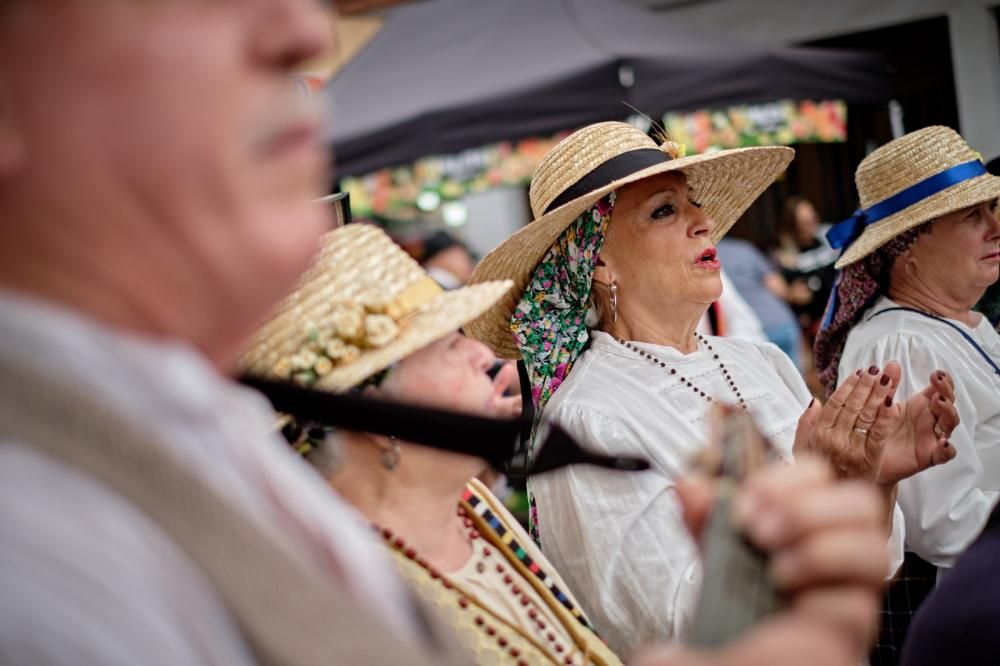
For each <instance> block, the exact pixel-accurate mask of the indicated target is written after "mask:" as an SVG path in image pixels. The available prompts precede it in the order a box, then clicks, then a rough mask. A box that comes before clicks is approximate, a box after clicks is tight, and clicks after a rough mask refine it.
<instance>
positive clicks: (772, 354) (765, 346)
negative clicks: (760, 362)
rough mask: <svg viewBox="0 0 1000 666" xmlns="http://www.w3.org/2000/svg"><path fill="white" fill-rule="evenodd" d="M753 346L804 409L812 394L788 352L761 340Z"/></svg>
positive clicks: (810, 400)
mask: <svg viewBox="0 0 1000 666" xmlns="http://www.w3.org/2000/svg"><path fill="white" fill-rule="evenodd" d="M755 346H756V347H757V350H758V351H759V352H760V354H761V356H763V359H764V363H765V364H767V365H770V366H771V367H772V368H774V371H775V372H776V373H777V374H778V377H779V378H780V379H781V381H782V383H783V384H784V385H785V386H787V387H788V390H789V391H791V392H792V395H794V396H795V399H796V401H798V403H799V406H800V407H802V409H803V411H805V409H806V407H808V406H809V403H810V402H812V394H811V393H810V392H809V387H808V386H806V382H805V380H804V379H803V378H802V373H801V372H799V369H798V368H796V367H795V364H794V363H792V359H790V358H788V354H786V353H785V352H783V351H781V349H780V348H778V346H777V345H775V344H774V343H771V342H762V343H758V344H757V345H755Z"/></svg>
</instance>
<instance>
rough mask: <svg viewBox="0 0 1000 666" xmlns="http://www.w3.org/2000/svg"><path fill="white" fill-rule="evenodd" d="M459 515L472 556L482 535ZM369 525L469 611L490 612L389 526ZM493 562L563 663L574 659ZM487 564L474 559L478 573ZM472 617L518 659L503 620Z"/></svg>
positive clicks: (486, 551) (487, 551) (487, 552)
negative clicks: (481, 610) (473, 608)
mask: <svg viewBox="0 0 1000 666" xmlns="http://www.w3.org/2000/svg"><path fill="white" fill-rule="evenodd" d="M458 516H459V517H460V518H461V519H462V524H463V525H464V526H465V528H466V529H467V530H468V537H469V541H470V542H471V543H472V544H473V557H475V542H476V540H477V539H479V538H480V536H481V535H480V534H479V532H478V530H476V528H475V524H474V523H473V522H472V519H471V518H469V516H468V515H467V514H466V512H465V509H463V508H462V507H459V508H458ZM372 527H373V528H374V529H375V531H376V533H378V534H379V535H380V536H381V537H382V538H383V539H384V540H385V542H386V543H387V544H388V545H389V546H391V547H392V548H393V549H395V550H396V551H398V552H400V553H402V554H403V556H404V557H406V558H407V559H408V560H411V561H413V562H414V563H415V564H417V566H419V567H420V568H422V569H424V570H425V571H426V572H427V573H428V575H430V577H431V578H432V579H433V580H436V581H438V582H439V583H441V585H442V586H443V587H444V588H445V589H447V590H451V591H452V592H454V593H455V594H456V595H457V596H458V606H459V608H461V609H462V610H463V611H468V610H470V606H472V605H476V606H480V607H481V608H482V609H483V610H486V611H487V612H490V613H491V614H492V611H489V609H488V608H486V607H485V606H482V604H481V603H479V602H478V601H477V600H476V599H475V598H473V597H472V596H471V595H469V594H467V593H466V592H465V591H464V590H462V589H461V588H459V587H458V586H457V585H456V584H455V583H453V582H452V581H451V580H449V579H448V577H447V576H446V575H445V574H444V573H442V572H441V571H439V570H438V569H437V568H435V567H434V566H433V565H432V564H431V563H430V562H428V561H427V560H426V559H424V558H423V557H421V556H420V555H419V554H418V553H417V551H416V550H415V549H414V548H413V547H412V546H408V545H407V544H406V542H405V541H404V540H403V539H402V538H401V537H400V536H398V535H396V534H393V532H392V530H389V529H387V528H384V527H379V526H378V525H374V524H373V525H372ZM492 554H493V550H492V549H491V548H490V547H489V546H486V545H484V546H483V548H482V556H483V558H484V559H485V560H487V561H488V560H489V558H490V556H491V555H492ZM494 566H495V568H496V572H497V574H499V575H500V576H502V580H503V582H504V584H505V585H507V586H509V589H510V592H511V594H513V595H514V596H515V597H516V598H517V599H518V601H519V603H520V604H521V605H522V606H524V607H526V608H527V607H528V606H529V605H530V606H531V608H528V617H529V619H530V621H531V622H533V623H534V624H535V626H536V627H537V628H538V633H539V634H540V635H541V636H543V637H544V638H545V639H546V640H547V641H548V642H549V643H550V644H551V649H553V650H555V652H556V654H557V655H558V656H560V657H562V658H563V663H565V664H573V663H575V659H574V654H573V652H574V650H572V649H570V650H567V649H566V648H565V647H563V645H562V644H561V643H560V642H559V637H558V636H557V635H556V634H555V633H554V632H553V631H552V630H551V629H550V628H549V627H548V625H547V623H546V622H545V620H544V619H543V617H542V615H541V613H539V612H538V610H537V606H536V605H535V603H534V602H533V601H532V599H531V597H529V596H528V595H527V594H525V593H524V592H523V591H522V590H521V588H520V587H518V585H517V583H516V582H515V578H514V576H512V575H511V574H510V573H508V571H507V567H506V566H504V564H503V562H501V561H497V562H496V564H495V565H494ZM486 567H487V564H486V562H484V561H479V562H476V572H477V573H480V574H482V573H485V572H486ZM515 573H516V570H515ZM473 621H474V622H475V625H476V626H477V627H479V628H480V629H481V630H482V631H483V632H484V633H485V634H486V635H487V636H489V637H490V638H491V639H494V640H496V642H497V645H499V646H500V648H501V649H504V650H506V651H507V653H508V654H509V655H510V656H511V657H513V658H514V659H518V658H519V657H521V651H520V650H519V649H518V648H516V647H514V646H512V645H510V641H509V640H508V639H507V638H506V637H504V636H503V635H502V634H501V633H500V629H503V628H505V627H504V625H505V623H503V622H497V623H491V622H490V621H489V618H488V617H485V616H484V614H483V613H477V614H476V616H475V617H474V618H473ZM515 663H516V664H517V666H528V662H527V661H525V660H524V659H518V661H517V662H515Z"/></svg>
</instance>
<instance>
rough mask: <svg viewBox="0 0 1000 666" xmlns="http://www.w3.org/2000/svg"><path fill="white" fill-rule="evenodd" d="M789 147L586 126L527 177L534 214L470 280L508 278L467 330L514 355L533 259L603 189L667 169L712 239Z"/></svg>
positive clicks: (788, 156) (763, 184)
mask: <svg viewBox="0 0 1000 666" xmlns="http://www.w3.org/2000/svg"><path fill="white" fill-rule="evenodd" d="M794 154H795V153H794V151H793V150H792V149H791V148H783V147H757V148H736V149H733V150H723V151H718V152H713V153H704V154H700V155H692V156H684V155H683V150H682V147H681V146H678V145H677V144H676V143H673V142H669V141H668V142H665V143H664V144H663V145H657V143H656V141H654V140H653V139H651V138H650V137H649V136H648V135H647V134H646V133H645V132H643V131H642V130H639V129H637V128H635V127H633V126H632V125H629V124H627V123H622V122H603V123H597V124H594V125H589V126H587V127H584V128H583V129H581V130H578V131H576V132H574V133H573V134H571V135H569V136H568V137H566V138H565V139H563V140H562V141H560V142H559V143H558V144H557V145H556V146H555V147H554V148H553V149H552V150H551V151H549V153H548V154H547V155H546V156H545V158H544V159H543V160H542V162H541V163H540V164H539V165H538V168H537V169H536V170H535V174H534V176H533V177H532V179H531V187H530V190H529V197H530V199H531V209H532V212H533V213H534V216H535V219H534V221H533V222H532V223H531V224H529V225H527V226H526V227H524V228H523V229H521V230H520V231H518V232H517V233H515V234H514V235H512V236H511V237H510V238H508V239H507V240H506V241H504V242H503V243H502V244H501V245H500V246H499V247H497V248H496V249H494V250H493V251H492V252H490V253H489V254H487V255H486V256H485V257H484V258H483V260H482V261H481V262H480V263H479V265H478V266H477V267H476V270H475V272H474V273H473V274H472V278H471V279H470V283H479V282H487V281H489V280H497V279H505V278H507V279H511V280H513V282H514V289H511V290H510V291H508V292H507V293H506V294H505V295H504V296H503V297H502V298H501V299H500V300H499V302H498V303H497V304H496V305H494V306H493V307H491V308H490V309H488V310H487V311H486V312H485V314H483V315H482V316H481V317H479V318H477V319H476V320H475V321H473V322H471V323H469V324H468V325H467V326H466V331H468V332H469V334H470V335H472V336H473V337H475V338H478V339H479V340H481V341H482V342H484V343H486V344H487V345H488V346H490V347H491V348H492V349H493V351H494V352H495V353H496V354H497V355H498V356H500V357H502V358H519V356H520V353H519V351H518V348H517V345H516V344H515V342H514V340H513V338H512V335H511V332H510V326H509V325H510V319H511V316H512V314H513V312H514V308H515V307H516V306H517V302H518V300H519V299H520V297H521V294H522V293H523V292H524V289H525V287H526V286H527V284H528V282H529V280H530V279H531V275H532V273H533V272H534V271H535V269H536V267H537V266H538V263H539V261H541V260H542V258H543V257H544V256H545V253H546V252H547V251H548V250H549V248H550V247H551V246H552V244H553V243H555V242H556V240H557V239H558V238H559V236H560V235H561V234H562V233H563V232H564V231H565V230H566V229H567V227H568V226H569V225H570V224H571V223H572V222H573V221H574V220H575V219H576V218H577V216H579V215H580V214H581V213H583V212H585V211H586V210H587V209H588V208H590V207H592V206H593V205H594V204H595V203H596V202H597V201H598V200H600V199H601V198H602V197H604V196H605V195H607V194H608V193H610V192H612V191H614V190H616V189H618V188H620V187H621V186H623V185H627V184H628V183H634V182H636V181H638V180H642V179H643V178H648V177H650V176H655V175H657V174H661V173H665V172H668V171H679V172H681V173H683V174H684V175H685V176H686V177H687V182H688V186H689V187H690V188H691V190H692V192H693V193H694V196H696V197H697V198H698V201H699V202H700V203H701V204H702V206H703V207H704V210H705V211H707V212H708V214H709V215H710V216H711V217H712V218H713V219H714V221H715V228H714V230H713V232H712V236H713V240H718V239H719V238H721V237H722V235H723V234H725V233H726V232H727V231H728V230H729V228H730V227H732V226H733V224H734V223H735V222H736V220H737V219H739V217H740V215H742V214H743V212H744V211H745V210H746V209H747V207H748V206H749V205H750V204H751V203H752V202H753V201H754V200H755V199H756V198H757V197H759V196H760V195H761V193H762V192H763V191H764V190H765V189H766V188H767V187H768V186H769V185H770V184H771V183H772V182H774V180H775V179H776V178H777V177H778V176H779V175H780V174H781V173H782V172H783V171H784V170H785V168H786V167H787V166H788V163H789V162H791V160H792V157H793V155H794Z"/></svg>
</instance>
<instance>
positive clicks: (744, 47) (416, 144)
mask: <svg viewBox="0 0 1000 666" xmlns="http://www.w3.org/2000/svg"><path fill="white" fill-rule="evenodd" d="M719 29H720V33H723V34H724V33H725V26H719ZM887 90H888V86H887V80H886V77H885V73H884V66H883V64H882V62H881V61H880V60H879V59H878V58H876V57H874V56H870V55H867V54H861V53H857V52H849V51H839V50H827V49H814V48H793V47H776V46H761V45H748V44H744V43H740V42H739V41H738V40H736V39H733V38H732V37H731V36H722V37H720V36H705V35H698V34H693V33H692V32H691V31H689V30H687V29H686V28H684V27H683V26H680V25H677V24H676V22H675V21H673V20H672V19H671V18H670V16H669V14H657V13H654V12H650V11H648V10H645V9H643V8H641V7H637V6H634V5H631V4H629V3H628V2H625V0H429V1H426V2H418V3H413V4H408V5H404V6H400V7H398V8H396V9H394V10H392V11H391V12H390V13H389V15H388V16H387V19H386V22H385V25H384V26H383V28H382V30H381V31H380V32H379V33H378V34H377V35H376V36H375V38H374V39H373V40H372V41H371V42H370V43H369V44H368V45H367V46H366V47H365V48H364V49H363V50H362V51H361V52H360V53H359V54H358V55H357V56H356V58H355V59H354V60H353V61H352V62H350V63H349V64H348V65H347V66H346V67H344V69H342V70H341V71H340V72H339V73H338V75H337V76H336V77H335V78H334V79H333V81H332V82H331V83H330V85H329V86H328V88H327V95H328V96H329V98H330V103H331V113H332V122H331V123H330V130H329V131H330V134H329V136H328V139H329V140H330V141H332V143H333V144H334V149H335V152H336V157H337V172H338V175H339V176H347V175H358V174H362V173H367V172H369V171H372V170H375V169H378V168H381V167H385V166H391V165H394V164H401V163H406V162H411V161H413V160H415V159H417V158H419V157H422V156H425V155H431V154H447V153H454V152H458V151H461V150H464V149H466V148H471V147H476V146H481V145H485V144H489V143H493V142H496V141H501V140H513V139H518V138H522V137H526V136H540V135H546V134H552V133H554V132H557V131H560V130H566V129H572V128H575V127H579V126H581V125H584V124H587V123H590V122H596V121H600V120H612V119H623V118H625V117H627V116H628V115H630V114H631V113H632V111H631V110H630V109H629V108H628V107H627V106H626V105H625V104H623V102H627V103H628V104H630V105H632V106H634V107H635V108H637V109H639V110H641V111H642V112H644V113H648V114H650V115H651V116H653V117H654V118H655V117H656V116H658V115H660V114H662V113H663V112H664V111H668V110H670V111H683V110H693V109H698V108H713V107H720V106H728V105H732V104H737V103H754V102H768V101H775V100H778V99H786V98H790V99H798V100H802V99H843V100H847V101H849V102H881V101H884V100H885V99H886V98H887V96H888V93H887Z"/></svg>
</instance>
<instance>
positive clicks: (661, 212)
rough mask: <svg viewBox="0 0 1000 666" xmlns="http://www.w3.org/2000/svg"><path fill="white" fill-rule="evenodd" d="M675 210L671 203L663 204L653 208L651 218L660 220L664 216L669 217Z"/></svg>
mask: <svg viewBox="0 0 1000 666" xmlns="http://www.w3.org/2000/svg"><path fill="white" fill-rule="evenodd" d="M674 212H675V210H674V205H673V204H664V205H662V206H659V207H657V208H655V209H654V210H653V215H652V218H653V219H654V220H662V219H663V218H665V217H670V216H671V215H673V214H674Z"/></svg>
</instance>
